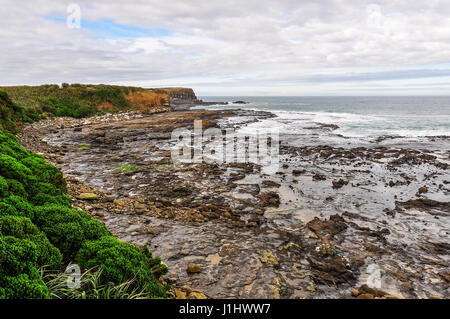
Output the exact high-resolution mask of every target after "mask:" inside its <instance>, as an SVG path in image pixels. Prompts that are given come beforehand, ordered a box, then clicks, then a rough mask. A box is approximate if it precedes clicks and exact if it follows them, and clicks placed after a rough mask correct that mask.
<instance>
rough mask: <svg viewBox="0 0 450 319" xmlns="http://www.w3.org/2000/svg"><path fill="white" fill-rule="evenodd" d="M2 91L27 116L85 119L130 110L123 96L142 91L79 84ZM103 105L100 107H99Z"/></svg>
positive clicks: (121, 87)
mask: <svg viewBox="0 0 450 319" xmlns="http://www.w3.org/2000/svg"><path fill="white" fill-rule="evenodd" d="M0 90H3V91H5V92H6V93H7V94H8V95H9V97H10V98H11V100H12V101H13V102H14V103H15V104H16V105H17V106H18V107H20V108H22V109H25V110H27V112H28V113H29V115H28V116H30V115H31V116H34V115H36V114H47V115H50V116H71V117H76V118H81V117H87V116H91V115H94V114H96V113H99V112H102V111H117V110H124V109H128V108H130V103H129V101H128V100H127V99H126V97H125V95H126V94H129V93H131V92H136V91H139V90H143V89H141V88H135V87H125V86H113V85H82V84H71V85H69V84H67V83H63V84H62V86H61V87H59V85H56V84H52V85H41V86H6V87H1V88H0ZM102 105H104V107H102Z"/></svg>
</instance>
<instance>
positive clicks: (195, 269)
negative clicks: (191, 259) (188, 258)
mask: <svg viewBox="0 0 450 319" xmlns="http://www.w3.org/2000/svg"><path fill="white" fill-rule="evenodd" d="M201 271H202V269H201V267H200V265H198V264H196V263H189V264H188V265H187V268H186V272H187V273H188V274H196V273H199V272H201Z"/></svg>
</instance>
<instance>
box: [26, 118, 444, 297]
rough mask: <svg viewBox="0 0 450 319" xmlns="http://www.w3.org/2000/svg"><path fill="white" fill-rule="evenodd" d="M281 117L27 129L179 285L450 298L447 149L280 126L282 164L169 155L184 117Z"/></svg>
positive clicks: (74, 191)
mask: <svg viewBox="0 0 450 319" xmlns="http://www.w3.org/2000/svg"><path fill="white" fill-rule="evenodd" d="M270 117H273V115H272V114H270V113H267V112H256V111H243V110H237V111H236V110H234V111H226V110H225V111H205V110H196V111H178V112H165V113H159V114H145V113H136V112H127V113H117V114H109V115H104V116H96V117H91V118H88V119H81V120H79V119H72V118H56V119H53V120H44V121H41V122H38V123H34V124H31V125H28V126H26V127H25V128H24V129H23V130H22V132H21V133H20V134H19V139H20V141H21V143H22V145H23V146H24V147H26V148H28V149H30V150H32V151H35V152H38V153H42V154H43V155H44V156H45V157H46V159H47V160H49V161H50V162H52V163H54V164H55V165H56V166H58V167H59V168H60V169H61V170H62V172H63V173H64V174H65V176H66V181H67V184H68V188H69V194H70V195H71V197H72V198H73V203H74V206H75V207H79V208H81V209H84V210H86V211H88V212H89V213H90V214H91V215H92V216H95V217H96V218H97V219H99V220H100V221H102V222H103V223H104V224H105V225H106V226H107V227H108V228H109V229H110V230H111V231H112V232H113V233H114V234H115V235H116V236H117V237H118V238H120V239H121V240H124V241H129V242H133V243H137V244H148V245H149V246H150V248H151V249H152V250H154V252H155V254H156V255H160V256H161V257H162V259H163V261H164V262H165V263H166V264H167V265H168V267H169V271H170V273H169V274H168V275H167V276H166V277H165V279H164V280H166V281H167V282H169V283H171V284H173V285H174V287H175V289H174V290H173V295H174V297H177V298H204V297H208V298H431V297H439V298H448V297H450V286H449V283H450V273H449V271H448V268H449V267H448V266H449V248H450V247H449V246H450V245H449V244H448V238H449V234H450V227H449V224H450V223H449V215H450V207H449V206H450V205H449V203H448V195H449V192H450V186H449V183H450V180H449V175H448V169H449V163H450V156H449V154H448V152H445V151H428V150H419V149H411V148H408V149H407V148H404V147H396V146H389V147H386V146H379V145H373V146H367V147H353V148H342V147H336V146H331V145H310V146H298V145H296V146H294V145H292V144H290V143H287V139H284V138H281V146H280V152H281V160H282V165H280V166H281V167H280V170H279V171H278V172H277V173H276V174H275V175H270V176H269V175H265V174H263V173H262V172H261V167H259V166H258V165H255V164H251V163H250V164H224V165H216V164H206V163H201V164H196V165H185V166H183V167H175V166H173V164H172V163H171V157H170V151H169V148H168V145H169V144H170V143H169V142H170V134H171V132H172V130H173V129H175V128H179V127H188V128H191V127H192V125H193V122H194V120H196V119H202V120H203V128H208V127H219V128H221V129H225V128H227V127H244V126H245V125H247V124H249V123H253V122H255V121H263V120H265V119H267V118H270ZM319 129H320V130H332V129H333V128H332V127H326V126H325V127H320V128H319ZM377 276H380V278H379V280H378V279H377ZM374 280H375V281H374ZM376 280H378V281H376ZM368 282H369V283H370V282H378V283H380V287H373V285H372V287H369V286H370V285H369V286H367V283H368ZM374 288H376V289H374Z"/></svg>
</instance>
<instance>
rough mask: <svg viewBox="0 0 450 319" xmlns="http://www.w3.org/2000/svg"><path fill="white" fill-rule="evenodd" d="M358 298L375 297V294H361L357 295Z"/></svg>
mask: <svg viewBox="0 0 450 319" xmlns="http://www.w3.org/2000/svg"><path fill="white" fill-rule="evenodd" d="M357 299H373V295H371V294H361V295H359V296H358V297H357Z"/></svg>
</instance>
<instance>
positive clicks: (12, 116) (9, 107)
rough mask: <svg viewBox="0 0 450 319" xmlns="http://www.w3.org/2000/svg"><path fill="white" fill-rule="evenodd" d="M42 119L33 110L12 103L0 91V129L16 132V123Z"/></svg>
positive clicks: (6, 95)
mask: <svg viewBox="0 0 450 319" xmlns="http://www.w3.org/2000/svg"><path fill="white" fill-rule="evenodd" d="M41 118H42V117H41V116H40V115H39V114H38V112H36V111H35V110H33V109H30V108H23V107H21V106H18V105H17V104H15V103H13V102H12V101H11V99H10V98H9V97H8V94H7V93H6V92H4V91H0V129H4V130H6V131H10V132H17V130H18V128H17V123H19V122H33V121H37V120H39V119H41Z"/></svg>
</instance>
